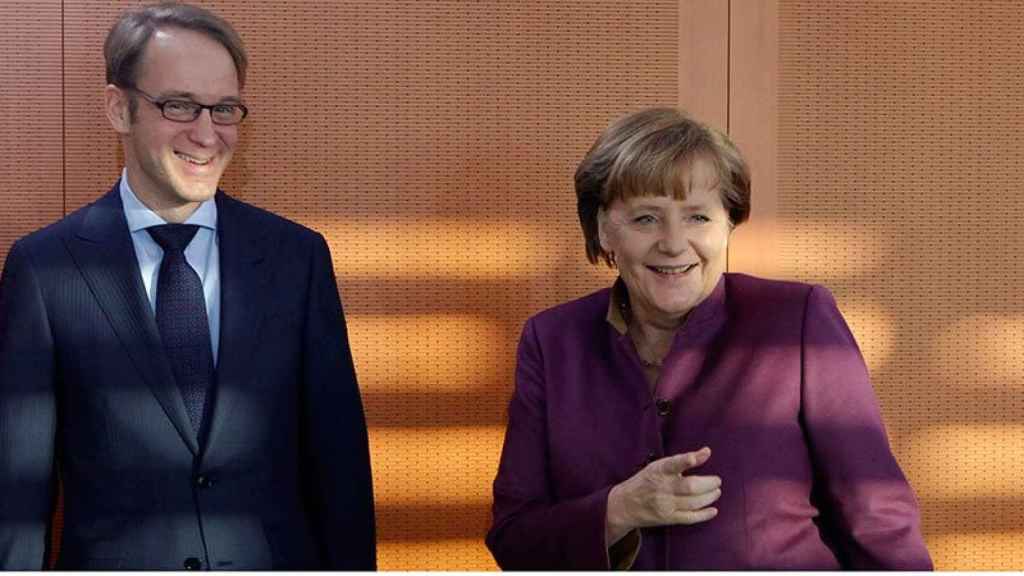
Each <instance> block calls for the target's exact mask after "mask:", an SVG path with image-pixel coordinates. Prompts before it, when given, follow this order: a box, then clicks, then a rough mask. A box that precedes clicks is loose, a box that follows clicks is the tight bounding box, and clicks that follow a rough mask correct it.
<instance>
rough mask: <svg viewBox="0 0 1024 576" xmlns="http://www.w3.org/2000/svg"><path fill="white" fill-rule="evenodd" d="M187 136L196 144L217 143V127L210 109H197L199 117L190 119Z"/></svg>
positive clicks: (210, 144) (208, 144)
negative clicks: (190, 123) (190, 126)
mask: <svg viewBox="0 0 1024 576" xmlns="http://www.w3.org/2000/svg"><path fill="white" fill-rule="evenodd" d="M189 137H190V138H191V139H192V141H193V142H195V143H196V144H201V145H203V146H213V145H214V144H216V143H217V129H216V127H215V125H214V123H213V117H212V116H211V115H210V110H208V109H204V110H200V111H199V117H198V118H196V119H195V120H193V121H192V129H191V130H190V131H189Z"/></svg>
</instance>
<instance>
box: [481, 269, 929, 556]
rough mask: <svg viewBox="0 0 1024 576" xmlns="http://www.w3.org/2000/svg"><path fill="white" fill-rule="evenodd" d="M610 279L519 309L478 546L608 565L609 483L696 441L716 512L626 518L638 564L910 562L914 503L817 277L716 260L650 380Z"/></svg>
mask: <svg viewBox="0 0 1024 576" xmlns="http://www.w3.org/2000/svg"><path fill="white" fill-rule="evenodd" d="M610 293H611V290H610V289H605V290H601V291H600V292H596V293H594V294H591V295H590V296H587V297H584V298H581V299H579V300H576V301H573V302H569V303H567V304H563V305H561V306H557V307H555V308H552V309H550V310H546V311H544V312H542V313H540V314H538V315H536V316H534V317H533V318H531V319H530V320H529V321H527V323H526V326H525V327H524V329H523V334H522V339H521V341H520V344H519V352H518V366H517V369H516V386H515V392H514V395H513V397H512V401H511V404H510V406H509V422H508V429H507V431H506V435H505V446H504V449H503V452H502V456H501V464H500V467H499V470H498V476H497V478H496V479H495V481H494V524H493V526H492V527H491V530H490V532H489V533H488V535H487V545H488V547H489V548H490V549H491V552H492V553H493V554H494V557H495V559H496V560H497V562H498V564H499V565H500V566H501V567H502V568H504V569H534V568H536V569H548V570H561V569H598V570H600V569H606V568H608V567H609V558H608V552H607V550H606V548H605V542H604V521H605V509H606V505H607V499H608V491H609V490H610V489H611V487H612V486H614V485H615V484H617V483H619V482H622V481H623V480H625V479H627V478H629V477H630V476H632V475H633V474H634V473H636V472H637V471H638V470H639V469H640V468H642V467H643V466H644V465H646V464H647V463H648V462H650V461H651V460H653V459H657V458H661V457H663V456H669V455H672V454H678V453H682V452H689V451H692V450H697V449H699V448H700V447H702V446H710V447H711V450H712V454H711V459H710V460H709V461H708V462H707V463H706V464H704V465H703V466H702V467H700V468H698V469H695V470H694V471H693V473H695V474H717V475H718V476H720V477H721V478H722V497H721V499H720V500H719V502H718V503H716V504H715V506H716V507H717V508H718V509H719V513H718V516H717V517H715V518H714V519H712V520H710V521H708V522H705V523H701V524H696V525H690V526H683V525H677V526H665V527H656V528H645V529H642V530H641V544H640V548H639V553H638V556H637V557H636V560H635V562H634V563H633V565H632V568H633V569H638V570H658V569H685V568H697V569H729V570H742V569H789V570H794V569H824V570H832V569H837V568H867V569H887V568H892V569H904V570H925V569H930V568H931V567H932V564H931V560H930V558H929V556H928V551H927V549H926V548H925V544H924V540H923V538H922V536H921V531H920V520H919V514H918V507H917V502H916V500H915V498H914V494H913V491H912V490H911V488H910V486H909V485H908V484H907V481H906V479H905V478H904V476H903V473H902V472H901V471H900V468H899V465H898V464H897V463H896V460H895V458H894V457H893V455H892V452H891V451H890V449H889V442H888V439H887V438H886V434H885V429H884V427H883V425H882V420H881V416H880V414H879V409H878V403H877V401H876V399H875V395H874V392H873V391H872V388H871V383H870V381H869V379H868V373H867V369H866V367H865V364H864V360H863V358H862V356H861V354H860V351H859V349H858V348H857V344H856V342H855V341H854V338H853V335H852V334H851V333H850V330H849V328H848V327H847V325H846V323H845V322H844V321H843V318H842V315H841V314H840V313H839V310H838V308H837V307H836V304H835V300H834V299H833V298H832V295H831V294H830V293H829V292H828V290H826V289H825V288H822V287H820V286H810V285H807V284H800V283H794V282H777V281H769V280H762V279H758V278H753V277H750V276H745V275H741V274H726V275H725V276H723V278H722V279H721V281H720V282H719V283H718V285H717V287H716V288H715V290H714V291H713V292H712V293H711V295H709V296H708V298H706V299H705V300H704V301H703V302H702V303H701V304H700V305H698V306H697V308H695V309H694V310H693V311H692V312H691V313H690V315H689V317H688V318H687V321H686V322H685V324H684V325H683V327H682V328H681V329H680V330H679V332H678V334H677V335H676V338H675V341H674V343H673V345H672V348H671V351H670V352H669V355H668V356H667V357H666V359H665V363H664V365H663V367H662V371H661V377H660V379H659V381H658V384H657V386H656V390H655V392H654V394H652V393H651V392H650V387H649V386H648V384H647V381H646V380H645V377H644V374H643V370H642V368H641V365H640V362H639V359H638V358H637V354H636V351H635V348H634V347H633V345H632V343H631V340H630V338H629V336H627V335H625V334H622V333H620V332H619V331H618V330H617V329H616V328H614V327H613V326H612V325H611V324H610V323H609V322H608V321H607V320H606V316H607V312H608V305H609V298H610Z"/></svg>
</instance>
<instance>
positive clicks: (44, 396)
mask: <svg viewBox="0 0 1024 576" xmlns="http://www.w3.org/2000/svg"><path fill="white" fill-rule="evenodd" d="M54 365H55V362H54V355H53V339H52V336H51V333H50V326H49V322H48V320H47V315H46V309H45V306H44V304H43V298H42V293H41V291H40V287H39V282H38V279H37V278H36V275H35V272H34V271H33V269H32V266H31V263H30V261H29V258H28V256H27V254H26V253H25V251H24V250H23V249H22V247H21V246H19V245H18V244H15V245H14V247H13V248H12V249H11V251H10V253H9V254H8V256H7V262H6V264H5V265H4V271H3V278H2V279H0V494H2V496H0V568H2V569H4V570H40V569H41V568H42V567H43V562H44V560H45V558H46V555H47V542H48V538H47V536H48V531H49V528H50V520H51V516H52V513H53V506H54V483H53V470H54V453H55V450H54V437H55V430H56V421H57V417H56V393H55V385H54V375H55V369H54Z"/></svg>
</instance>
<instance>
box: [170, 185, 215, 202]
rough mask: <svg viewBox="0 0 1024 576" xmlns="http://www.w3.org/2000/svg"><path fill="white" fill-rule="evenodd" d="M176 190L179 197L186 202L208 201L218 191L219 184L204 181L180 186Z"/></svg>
mask: <svg viewBox="0 0 1024 576" xmlns="http://www.w3.org/2000/svg"><path fill="white" fill-rule="evenodd" d="M175 192H177V195H178V198H181V199H182V200H185V201H186V202H206V201H207V200H209V199H211V198H213V197H214V195H215V194H216V193H217V185H216V184H205V183H204V184H199V185H197V184H192V185H189V186H178V187H177V189H176V190H175Z"/></svg>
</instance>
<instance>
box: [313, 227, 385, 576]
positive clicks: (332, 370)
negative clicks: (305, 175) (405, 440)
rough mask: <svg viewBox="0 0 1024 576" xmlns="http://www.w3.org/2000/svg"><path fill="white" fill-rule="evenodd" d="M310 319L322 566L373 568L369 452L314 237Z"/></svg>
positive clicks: (344, 338) (324, 259)
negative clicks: (323, 564) (323, 563)
mask: <svg viewBox="0 0 1024 576" xmlns="http://www.w3.org/2000/svg"><path fill="white" fill-rule="evenodd" d="M310 274H311V278H310V296H309V303H308V315H307V318H306V334H305V338H306V347H305V360H304V362H305V366H304V374H303V377H304V380H305V386H304V389H305V392H306V396H305V399H304V409H305V412H306V416H307V417H306V422H305V426H304V434H303V442H302V444H303V450H304V452H305V453H304V454H302V457H303V460H304V461H305V462H306V465H307V466H308V468H309V469H310V473H309V475H308V481H309V486H308V487H307V490H308V494H307V497H308V498H309V501H310V508H309V509H310V512H311V513H312V514H313V516H314V524H315V527H316V529H317V531H318V536H319V538H320V539H321V546H322V551H323V557H324V561H325V566H324V567H325V568H327V569H331V570H364V571H365V570H375V569H376V566H377V552H376V536H375V526H374V524H375V523H374V511H373V486H372V475H371V472H370V449H369V440H368V437H367V431H366V419H365V416H364V414H363V406H362V401H361V400H360V396H359V387H358V385H357V383H356V374H355V367H354V365H353V362H352V352H351V350H350V349H349V343H348V334H347V329H346V327H345V319H344V315H343V312H342V308H341V299H340V297H339V296H338V286H337V282H336V280H335V277H334V268H333V265H332V262H331V255H330V249H329V248H328V246H327V243H326V241H324V239H323V237H322V236H319V235H317V241H316V243H315V246H314V253H313V264H312V268H311V272H310Z"/></svg>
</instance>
